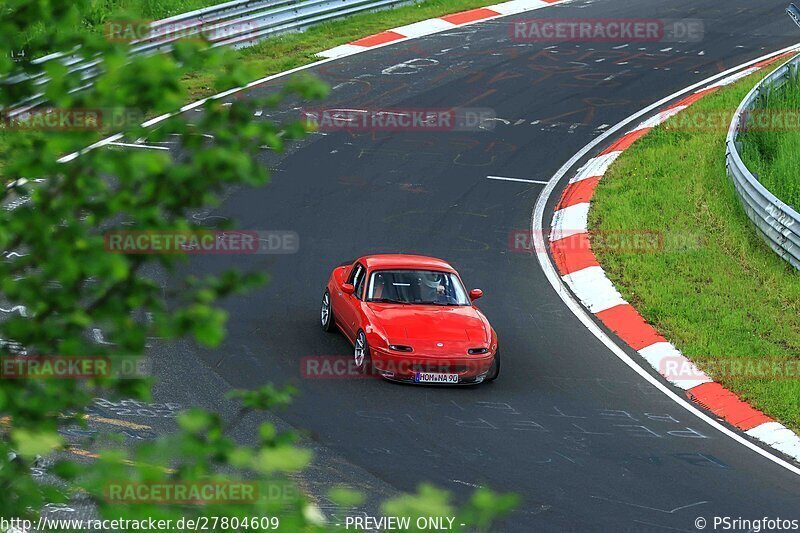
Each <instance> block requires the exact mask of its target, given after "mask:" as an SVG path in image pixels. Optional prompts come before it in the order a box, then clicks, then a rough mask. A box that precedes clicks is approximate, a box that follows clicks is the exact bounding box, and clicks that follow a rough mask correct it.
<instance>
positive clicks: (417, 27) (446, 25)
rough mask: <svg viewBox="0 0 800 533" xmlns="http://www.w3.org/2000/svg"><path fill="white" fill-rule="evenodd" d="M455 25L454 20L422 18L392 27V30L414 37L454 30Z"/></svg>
mask: <svg viewBox="0 0 800 533" xmlns="http://www.w3.org/2000/svg"><path fill="white" fill-rule="evenodd" d="M455 27H456V25H455V24H453V23H452V22H447V21H446V20H442V19H440V18H435V19H428V20H422V21H420V22H415V23H413V24H407V25H406V26H400V27H399V28H392V30H391V31H393V32H396V33H399V34H400V35H405V36H406V37H411V38H414V37H422V36H424V35H430V34H432V33H437V32H440V31H445V30H452V29H453V28H455Z"/></svg>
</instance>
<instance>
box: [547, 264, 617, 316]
mask: <svg viewBox="0 0 800 533" xmlns="http://www.w3.org/2000/svg"><path fill="white" fill-rule="evenodd" d="M561 279H562V280H564V283H566V285H567V287H569V288H570V289H572V292H574V293H575V296H577V297H578V298H579V299H580V301H581V302H583V305H585V306H586V307H587V308H588V309H589V311H591V312H592V313H599V312H601V311H605V310H606V309H611V308H612V307H616V306H618V305H623V304H626V303H628V302H626V301H625V299H624V298H623V297H622V295H621V294H620V293H619V292H618V291H617V289H616V287H614V284H613V283H611V280H610V279H608V278H607V277H606V273H605V272H604V271H603V268H602V267H599V266H590V267H586V268H582V269H581V270H578V271H577V272H573V273H572V274H565V275H564V276H561Z"/></svg>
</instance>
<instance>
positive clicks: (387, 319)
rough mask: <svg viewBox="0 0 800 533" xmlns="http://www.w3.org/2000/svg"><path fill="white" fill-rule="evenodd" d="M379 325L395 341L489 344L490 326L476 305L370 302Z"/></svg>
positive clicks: (376, 322) (376, 323)
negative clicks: (475, 307) (421, 304)
mask: <svg viewBox="0 0 800 533" xmlns="http://www.w3.org/2000/svg"><path fill="white" fill-rule="evenodd" d="M369 308H370V310H371V311H372V313H373V315H374V320H375V326H378V327H380V328H381V329H383V330H384V332H385V333H386V336H387V337H388V338H389V339H390V340H391V341H392V342H402V341H403V340H421V341H451V342H471V343H487V342H489V341H490V339H491V333H490V332H489V328H488V324H486V323H485V322H484V320H483V318H482V316H481V314H480V313H479V312H478V311H477V310H476V309H474V308H473V307H472V306H468V305H462V306H433V305H425V306H420V305H397V304H383V303H370V304H369Z"/></svg>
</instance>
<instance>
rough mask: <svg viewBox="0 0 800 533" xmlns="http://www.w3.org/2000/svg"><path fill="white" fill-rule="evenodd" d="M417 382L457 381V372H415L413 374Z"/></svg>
mask: <svg viewBox="0 0 800 533" xmlns="http://www.w3.org/2000/svg"><path fill="white" fill-rule="evenodd" d="M414 381H416V382H417V383H458V374H437V373H434V372H417V373H416V374H415V375H414Z"/></svg>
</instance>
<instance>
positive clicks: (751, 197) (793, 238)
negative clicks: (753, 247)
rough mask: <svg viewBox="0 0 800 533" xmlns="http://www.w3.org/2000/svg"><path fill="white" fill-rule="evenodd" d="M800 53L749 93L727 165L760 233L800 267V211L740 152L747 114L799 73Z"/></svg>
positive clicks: (732, 131)
mask: <svg viewBox="0 0 800 533" xmlns="http://www.w3.org/2000/svg"><path fill="white" fill-rule="evenodd" d="M799 65H800V55H798V56H796V57H794V58H793V59H792V60H791V61H789V62H787V63H786V64H785V65H782V66H781V67H780V68H778V69H776V70H774V71H773V72H771V73H770V74H769V75H768V76H766V77H765V78H764V79H763V80H761V81H760V82H759V83H758V84H757V85H756V86H755V87H753V89H752V90H751V91H750V92H749V93H747V96H745V98H744V100H742V102H741V104H739V107H738V108H737V109H736V113H734V115H733V120H731V124H730V127H729V128H728V135H727V137H726V139H725V145H726V157H725V166H726V167H727V169H728V175H729V176H730V177H731V179H732V180H733V184H734V186H735V188H736V194H737V196H738V197H739V200H740V201H741V202H742V206H743V207H744V210H745V212H746V213H747V216H748V217H749V218H750V220H751V221H752V222H753V224H755V227H756V229H757V230H758V233H759V234H760V235H761V237H762V238H763V239H764V240H765V241H766V242H767V244H768V245H769V246H770V248H772V249H773V250H774V251H775V253H776V254H778V255H779V256H781V257H782V258H783V259H784V260H786V261H788V262H789V263H791V264H792V266H794V267H795V268H796V269H798V270H800V214H798V213H797V211H795V210H794V209H792V208H791V207H790V206H789V205H787V204H786V203H784V202H782V201H781V200H779V199H778V198H776V197H775V195H774V194H772V193H771V192H769V191H768V190H767V189H766V188H765V187H764V186H763V185H762V184H761V183H759V181H758V179H757V178H756V176H754V175H753V173H752V172H750V171H749V170H748V169H747V167H746V166H745V164H744V162H743V161H742V157H741V155H740V154H739V148H740V147H741V141H737V137H738V135H739V133H740V132H741V131H742V129H743V128H747V115H748V113H749V112H750V111H751V110H753V109H754V108H755V107H756V106H757V105H758V103H759V100H760V99H762V98H765V97H767V95H769V93H770V91H774V90H775V89H777V88H779V87H781V86H782V85H784V84H785V83H786V82H787V81H788V80H789V79H791V78H792V77H796V76H797V74H798V67H799Z"/></svg>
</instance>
